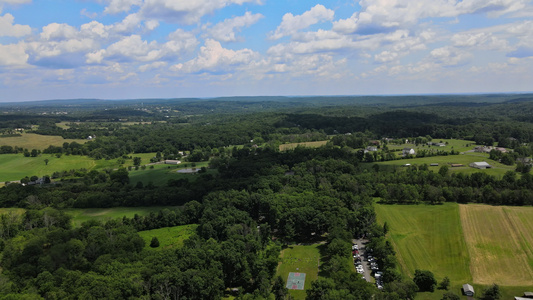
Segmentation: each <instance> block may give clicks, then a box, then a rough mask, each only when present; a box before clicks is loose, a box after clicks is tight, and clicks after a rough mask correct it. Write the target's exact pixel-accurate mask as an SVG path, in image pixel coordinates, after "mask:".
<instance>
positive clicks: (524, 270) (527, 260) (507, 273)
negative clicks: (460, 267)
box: [459, 205, 533, 287]
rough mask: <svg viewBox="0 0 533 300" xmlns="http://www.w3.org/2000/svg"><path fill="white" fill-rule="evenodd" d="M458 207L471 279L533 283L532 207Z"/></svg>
mask: <svg viewBox="0 0 533 300" xmlns="http://www.w3.org/2000/svg"><path fill="white" fill-rule="evenodd" d="M459 207H460V211H461V221H462V225H463V228H464V233H465V240H466V244H467V246H468V251H469V253H470V257H471V263H470V269H471V272H472V277H473V279H474V283H478V284H487V285H488V284H492V283H493V282H496V283H498V284H501V285H519V286H520V285H529V286H532V287H533V208H532V207H504V206H487V205H460V206H459Z"/></svg>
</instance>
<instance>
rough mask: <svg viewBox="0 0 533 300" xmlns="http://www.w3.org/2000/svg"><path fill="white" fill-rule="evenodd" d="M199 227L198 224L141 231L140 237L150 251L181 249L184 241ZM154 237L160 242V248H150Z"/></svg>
mask: <svg viewBox="0 0 533 300" xmlns="http://www.w3.org/2000/svg"><path fill="white" fill-rule="evenodd" d="M197 227H198V225H196V224H190V225H183V226H175V227H165V228H159V229H153V230H145V231H139V235H140V236H141V237H142V238H143V239H144V243H145V246H144V248H145V249H146V250H148V251H154V250H158V249H168V248H175V247H178V248H179V247H181V246H182V245H183V241H185V240H186V239H188V238H189V237H190V236H191V235H192V234H193V233H194V232H195V231H196V228H197ZM154 237H156V238H157V240H158V241H159V247H157V248H151V247H150V242H151V241H152V238H154Z"/></svg>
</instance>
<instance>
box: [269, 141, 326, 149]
mask: <svg viewBox="0 0 533 300" xmlns="http://www.w3.org/2000/svg"><path fill="white" fill-rule="evenodd" d="M327 142H328V141H316V142H303V143H290V144H282V145H279V151H287V150H292V149H294V148H296V147H298V146H302V147H308V148H318V147H321V146H324V145H325V144H327Z"/></svg>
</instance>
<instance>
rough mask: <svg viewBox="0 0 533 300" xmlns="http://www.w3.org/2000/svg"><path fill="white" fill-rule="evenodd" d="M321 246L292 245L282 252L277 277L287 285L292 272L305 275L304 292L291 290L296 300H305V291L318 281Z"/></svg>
mask: <svg viewBox="0 0 533 300" xmlns="http://www.w3.org/2000/svg"><path fill="white" fill-rule="evenodd" d="M319 247H320V244H313V245H292V246H289V247H287V248H285V249H284V250H283V251H282V252H281V262H280V264H279V265H278V270H277V273H276V276H277V275H279V276H281V278H283V281H285V283H287V277H288V276H289V273H290V272H300V273H305V286H304V290H303V291H300V290H289V293H290V295H291V296H292V297H293V298H294V299H305V296H306V293H305V291H306V290H308V289H310V288H311V282H313V281H315V280H317V279H318V267H319V265H320V250H319Z"/></svg>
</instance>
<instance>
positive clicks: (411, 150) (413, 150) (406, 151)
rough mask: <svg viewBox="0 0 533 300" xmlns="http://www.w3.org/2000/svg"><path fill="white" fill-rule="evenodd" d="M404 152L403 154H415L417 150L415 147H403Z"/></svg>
mask: <svg viewBox="0 0 533 300" xmlns="http://www.w3.org/2000/svg"><path fill="white" fill-rule="evenodd" d="M402 154H403V156H407V155H415V154H416V152H415V149H413V148H403V151H402Z"/></svg>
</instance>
